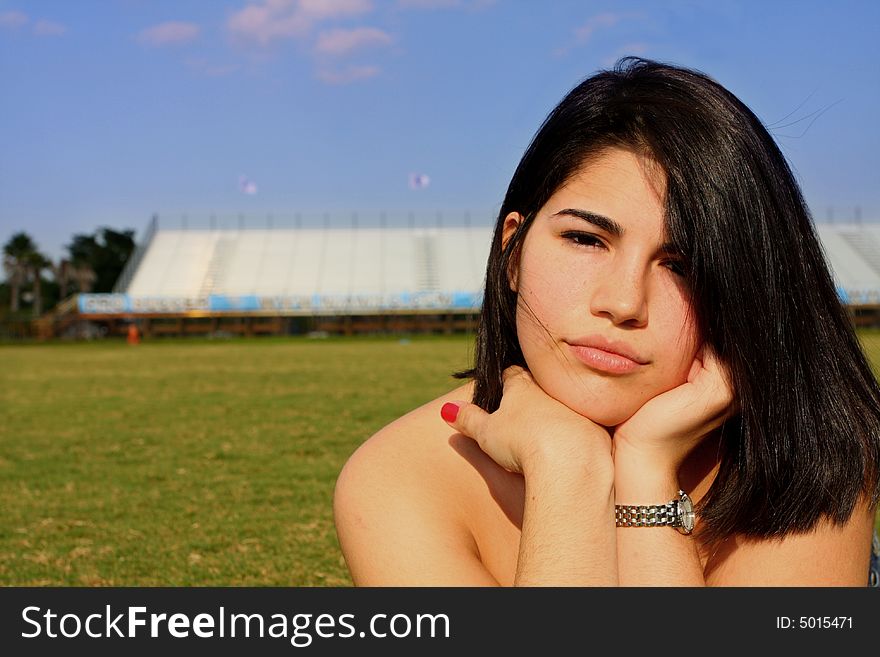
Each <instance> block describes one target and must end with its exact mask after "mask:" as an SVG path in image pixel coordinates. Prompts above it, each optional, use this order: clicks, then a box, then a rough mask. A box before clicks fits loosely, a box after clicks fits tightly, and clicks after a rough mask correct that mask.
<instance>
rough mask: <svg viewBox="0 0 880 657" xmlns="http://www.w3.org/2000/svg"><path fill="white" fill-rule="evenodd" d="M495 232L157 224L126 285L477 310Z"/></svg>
mask: <svg viewBox="0 0 880 657" xmlns="http://www.w3.org/2000/svg"><path fill="white" fill-rule="evenodd" d="M491 237H492V228H491V227H489V226H479V227H444V228H439V227H438V228H416V227H411V228H359V229H358V228H349V229H341V228H325V229H317V228H300V229H284V228H274V229H268V228H267V229H242V230H226V229H223V230H158V231H157V232H156V233H155V234H154V235H153V236H152V239H151V241H150V243H149V247H148V248H147V249H146V251H145V252H144V254H143V257H142V259H141V261H140V263H139V265H138V267H137V270H136V271H135V272H134V273H133V275H132V278H131V281H130V283H129V285H128V287H127V289H126V290H125V292H126V293H127V295H128V297H130V298H132V299H139V298H140V299H146V298H151V299H163V298H164V299H170V298H178V299H180V298H186V299H199V298H201V299H205V298H209V297H214V298H217V297H228V298H244V297H258V298H261V299H266V298H278V299H299V300H303V299H306V300H307V299H317V298H321V299H324V300H325V303H324V306H326V305H327V302H326V300H335V301H334V303H335V304H336V305H338V304H342V305H343V306H346V304H347V305H349V306H350V305H351V304H354V305H355V306H358V305H360V306H361V307H362V309H363V310H367V309H368V308H370V307H375V308H379V309H381V308H384V309H388V307H389V306H392V307H394V308H395V309H401V310H402V309H405V308H406V307H408V306H411V307H413V308H420V309H426V308H438V309H439V308H443V307H445V308H458V307H461V308H467V309H475V308H478V307H479V304H480V300H481V294H482V288H483V279H484V276H485V268H486V260H487V259H488V255H489V246H490V243H491ZM453 298H454V299H457V301H456V302H455V303H452V302H451V301H450V300H451V299H453ZM463 299H470V301H467V302H465V301H463ZM296 303H297V304H298V303H299V302H296ZM295 305H296V304H295ZM337 309H338V310H343V309H344V308H337Z"/></svg>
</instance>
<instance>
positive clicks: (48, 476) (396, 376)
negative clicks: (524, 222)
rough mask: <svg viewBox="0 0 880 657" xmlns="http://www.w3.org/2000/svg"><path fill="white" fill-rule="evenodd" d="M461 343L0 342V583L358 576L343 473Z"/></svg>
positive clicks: (461, 350)
mask: <svg viewBox="0 0 880 657" xmlns="http://www.w3.org/2000/svg"><path fill="white" fill-rule="evenodd" d="M471 349H472V342H471V340H469V339H466V338H464V337H454V338H445V339H432V338H422V339H419V338H415V339H412V340H409V341H404V342H401V341H400V340H398V339H393V338H385V339H368V338H367V339H348V340H345V339H338V340H337V339H329V340H320V341H316V340H307V339H286V340H275V339H265V340H263V339H261V340H238V341H223V342H217V341H213V342H211V341H198V342H196V341H185V342H181V341H176V342H153V343H143V344H141V345H139V346H137V347H129V346H128V345H126V344H124V343H121V342H105V343H93V344H70V345H57V344H55V345H45V346H36V345H31V346H23V347H4V348H0V362H2V371H0V404H2V406H0V584H3V585H38V586H42V585H63V586H67V585H88V586H122V585H143V586H154V585H169V586H191V585H205V586H209V585H218V586H219V585H248V586H264V585H265V586H270V585H271V586H321V585H340V586H346V585H350V584H351V579H350V578H349V576H348V573H347V570H346V568H345V564H344V562H343V560H342V558H341V553H340V551H339V545H338V543H337V540H336V533H335V529H334V526H333V517H332V506H331V501H332V495H333V486H334V483H335V480H336V476H337V474H338V472H339V470H340V468H341V467H342V464H343V463H344V462H345V460H346V459H347V458H348V456H349V455H350V454H351V452H352V451H354V449H355V448H356V447H357V446H358V445H359V444H360V443H361V442H362V441H363V440H364V439H365V438H367V437H368V436H369V435H370V434H372V433H373V432H375V431H376V430H377V429H379V428H380V427H382V426H383V425H384V424H386V423H388V422H389V421H391V420H393V419H394V418H396V417H398V416H400V415H401V414H403V413H404V412H406V411H407V410H410V409H412V408H414V407H416V406H418V405H420V404H422V403H424V402H425V401H427V400H429V399H431V398H433V397H436V396H438V395H440V394H442V393H444V392H446V391H448V390H450V389H452V388H454V387H455V386H456V385H460V382H458V381H456V380H454V379H452V378H451V377H450V376H449V373H450V372H451V371H453V370H455V369H460V368H463V367H466V366H467V364H468V362H469V361H470V358H471Z"/></svg>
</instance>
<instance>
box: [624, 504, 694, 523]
mask: <svg viewBox="0 0 880 657" xmlns="http://www.w3.org/2000/svg"><path fill="white" fill-rule="evenodd" d="M614 520H615V521H616V523H617V526H618V527H678V526H680V525H681V521H680V520H679V515H678V500H673V501H672V502H667V503H666V504H654V505H651V506H641V505H625V504H615V505H614Z"/></svg>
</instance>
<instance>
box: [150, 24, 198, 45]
mask: <svg viewBox="0 0 880 657" xmlns="http://www.w3.org/2000/svg"><path fill="white" fill-rule="evenodd" d="M199 32H201V28H200V27H199V26H198V25H196V24H195V23H184V22H180V21H168V22H167V23H160V24H159V25H154V26H153V27H148V28H147V29H145V30H143V31H142V32H141V33H140V34H139V35H138V41H140V42H141V43H144V44H147V45H149V46H169V45H180V44H184V43H189V42H190V41H194V40H195V39H197V38H198V36H199Z"/></svg>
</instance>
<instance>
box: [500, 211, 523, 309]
mask: <svg viewBox="0 0 880 657" xmlns="http://www.w3.org/2000/svg"><path fill="white" fill-rule="evenodd" d="M523 221H524V219H523V216H522V215H521V214H520V213H519V212H511V213H510V214H508V215H507V216H506V217H504V226H503V227H502V228H501V250H502V251H504V249H505V247H506V246H507V243H508V242H509V241H510V238H511V237H513V235H514V233H516V231H517V230H518V229H519V227H520V224H522V222H523ZM517 251H519V249H517ZM518 274H519V257H518V254H512V255H511V258H510V260H509V261H508V263H507V284H508V285H509V286H510V290H511V291H512V292H516V291H517V282H518V278H519V276H518Z"/></svg>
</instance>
